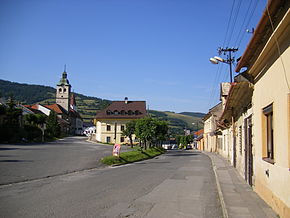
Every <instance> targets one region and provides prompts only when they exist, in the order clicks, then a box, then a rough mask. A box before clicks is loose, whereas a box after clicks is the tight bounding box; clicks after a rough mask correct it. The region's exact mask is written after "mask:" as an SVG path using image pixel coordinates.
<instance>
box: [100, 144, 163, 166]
mask: <svg viewBox="0 0 290 218" xmlns="http://www.w3.org/2000/svg"><path fill="white" fill-rule="evenodd" d="M164 153H165V150H164V149H163V148H155V147H153V148H148V149H147V150H141V149H140V147H138V148H137V149H136V148H135V149H134V150H133V151H127V152H123V153H122V152H121V153H120V157H115V156H107V157H104V158H102V159H101V162H102V163H104V164H107V165H115V164H116V165H121V164H127V163H133V162H136V161H140V160H146V159H149V158H153V157H155V156H158V155H160V154H164Z"/></svg>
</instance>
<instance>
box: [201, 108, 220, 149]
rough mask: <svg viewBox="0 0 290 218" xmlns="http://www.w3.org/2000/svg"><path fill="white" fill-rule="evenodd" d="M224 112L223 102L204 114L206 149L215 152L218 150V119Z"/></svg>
mask: <svg viewBox="0 0 290 218" xmlns="http://www.w3.org/2000/svg"><path fill="white" fill-rule="evenodd" d="M221 114H222V103H219V104H217V105H215V106H214V107H213V108H211V109H209V112H208V113H207V114H206V115H205V116H204V118H203V120H204V134H203V140H204V150H205V151H210V152H215V151H216V150H217V135H216V130H217V120H219V118H220V116H221Z"/></svg>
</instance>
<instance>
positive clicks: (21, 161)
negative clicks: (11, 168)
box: [0, 160, 33, 163]
mask: <svg viewBox="0 0 290 218" xmlns="http://www.w3.org/2000/svg"><path fill="white" fill-rule="evenodd" d="M25 162H30V163H32V162H33V161H32V160H0V163H25Z"/></svg>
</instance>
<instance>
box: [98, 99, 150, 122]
mask: <svg viewBox="0 0 290 218" xmlns="http://www.w3.org/2000/svg"><path fill="white" fill-rule="evenodd" d="M146 114H147V111H146V102H145V101H127V103H125V101H113V102H112V103H111V104H110V105H109V106H108V107H107V108H105V109H103V110H101V111H100V112H98V113H97V115H96V117H95V118H96V119H138V118H142V117H144V116H146Z"/></svg>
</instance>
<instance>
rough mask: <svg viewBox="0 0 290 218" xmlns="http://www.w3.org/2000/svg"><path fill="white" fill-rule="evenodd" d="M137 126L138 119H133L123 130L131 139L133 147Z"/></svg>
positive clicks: (124, 134)
mask: <svg viewBox="0 0 290 218" xmlns="http://www.w3.org/2000/svg"><path fill="white" fill-rule="evenodd" d="M135 126H136V120H131V121H130V122H128V123H126V128H125V129H124V130H123V133H122V135H123V136H126V137H129V139H130V145H131V147H132V148H133V139H132V135H133V134H134V133H135Z"/></svg>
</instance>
